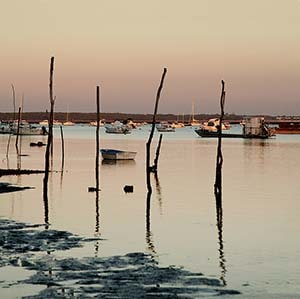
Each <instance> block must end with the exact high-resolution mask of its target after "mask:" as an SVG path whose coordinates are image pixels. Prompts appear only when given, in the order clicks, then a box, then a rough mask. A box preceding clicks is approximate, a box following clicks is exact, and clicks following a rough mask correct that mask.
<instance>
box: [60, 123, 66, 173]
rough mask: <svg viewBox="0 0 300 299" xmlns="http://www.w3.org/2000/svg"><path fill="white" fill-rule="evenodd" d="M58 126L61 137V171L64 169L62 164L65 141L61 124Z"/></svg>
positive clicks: (63, 163)
mask: <svg viewBox="0 0 300 299" xmlns="http://www.w3.org/2000/svg"><path fill="white" fill-rule="evenodd" d="M59 127H60V138H61V171H62V172H63V171H64V165H65V141H64V133H63V128H62V125H60V126H59Z"/></svg>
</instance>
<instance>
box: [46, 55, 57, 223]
mask: <svg viewBox="0 0 300 299" xmlns="http://www.w3.org/2000/svg"><path fill="white" fill-rule="evenodd" d="M53 70H54V57H51V61H50V79H49V81H50V82H49V97H50V107H51V110H50V116H49V121H48V125H49V126H48V127H49V129H48V140H47V146H46V152H45V176H44V181H43V185H44V186H43V187H44V188H43V195H44V208H45V223H46V225H47V227H46V228H48V225H49V217H48V212H49V207H48V179H49V166H50V150H51V146H52V141H53V132H52V128H53V110H54V101H55V99H54V97H53Z"/></svg>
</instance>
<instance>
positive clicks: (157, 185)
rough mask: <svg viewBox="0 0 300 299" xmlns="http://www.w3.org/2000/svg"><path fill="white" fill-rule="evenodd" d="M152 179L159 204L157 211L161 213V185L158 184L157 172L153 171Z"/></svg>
mask: <svg viewBox="0 0 300 299" xmlns="http://www.w3.org/2000/svg"><path fill="white" fill-rule="evenodd" d="M154 179H155V187H156V197H157V201H158V205H159V211H160V214H161V215H162V194H161V186H160V182H159V178H158V175H157V172H155V173H154Z"/></svg>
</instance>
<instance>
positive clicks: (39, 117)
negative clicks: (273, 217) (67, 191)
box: [0, 112, 300, 123]
mask: <svg viewBox="0 0 300 299" xmlns="http://www.w3.org/2000/svg"><path fill="white" fill-rule="evenodd" d="M245 116H251V115H238V114H225V118H224V120H226V121H228V122H230V123H239V121H240V120H242V119H243V118H244V117H245ZM263 116H264V117H265V119H266V121H269V122H278V120H280V119H283V120H284V119H288V120H290V119H291V118H292V119H293V120H295V121H300V118H299V117H298V116H297V117H286V118H285V117H278V116H271V115H263ZM54 117H55V120H57V121H61V122H64V121H66V120H67V112H55V116H54ZM217 117H219V115H218V114H197V115H194V118H195V119H197V120H199V121H207V120H208V119H211V118H217ZM14 118H15V119H16V118H17V116H15V117H14V114H13V113H12V112H0V120H1V121H9V120H13V119H14ZM100 118H101V119H102V120H105V121H106V122H113V121H115V120H119V121H124V120H128V119H131V120H132V121H134V122H148V123H150V122H151V121H152V114H134V113H107V112H104V113H101V114H100ZM22 119H24V120H26V121H28V122H30V123H38V122H40V121H43V120H45V119H48V113H47V112H23V114H22ZM96 119H97V117H96V113H93V112H86V113H81V112H69V113H68V120H70V121H72V122H74V123H90V122H92V121H95V120H96ZM156 120H157V121H169V122H175V121H178V122H184V123H188V122H190V120H191V115H184V116H183V115H175V114H158V115H157V117H156Z"/></svg>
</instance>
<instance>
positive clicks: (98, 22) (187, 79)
mask: <svg viewBox="0 0 300 299" xmlns="http://www.w3.org/2000/svg"><path fill="white" fill-rule="evenodd" d="M0 5H1V10H0V40H1V50H0V53H1V55H0V111H1V112H8V111H13V100H12V88H11V85H12V84H13V85H14V88H15V90H16V101H17V105H20V103H21V101H22V100H21V99H22V98H24V103H23V105H24V106H23V109H24V111H25V112H26V111H27V112H29V111H45V110H46V109H48V110H49V108H50V103H49V65H50V58H51V56H54V57H55V69H54V94H55V96H56V102H55V111H69V112H94V111H96V104H95V101H96V100H95V93H96V92H95V91H96V86H97V85H99V86H100V93H101V111H103V112H125V113H153V109H154V101H155V96H156V91H157V88H158V85H159V81H160V78H161V75H162V72H163V68H164V67H166V68H167V70H168V71H167V75H166V78H165V82H164V87H163V91H162V95H161V99H160V104H159V109H158V112H159V113H173V114H179V115H181V114H190V113H191V111H192V105H193V103H194V107H195V109H194V111H195V113H196V114H198V113H219V111H220V108H219V98H220V93H221V80H224V81H225V89H226V102H225V112H226V113H236V114H271V115H300V84H299V80H300V1H299V0H226V1H225V0H151V1H149V0H148V1H146V0H0Z"/></svg>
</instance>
